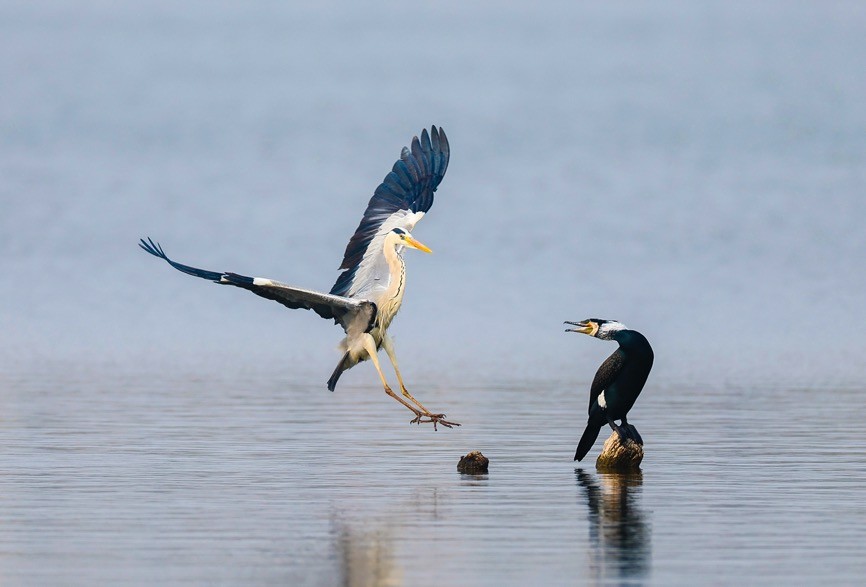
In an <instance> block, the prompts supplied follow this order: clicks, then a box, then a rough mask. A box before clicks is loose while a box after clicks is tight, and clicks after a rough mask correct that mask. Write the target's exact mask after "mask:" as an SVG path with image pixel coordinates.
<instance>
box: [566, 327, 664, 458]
mask: <svg viewBox="0 0 866 587" xmlns="http://www.w3.org/2000/svg"><path fill="white" fill-rule="evenodd" d="M571 324H573V323H571ZM591 324H596V325H598V328H596V329H595V331H594V332H584V333H585V334H591V335H592V336H594V337H596V338H602V339H603V340H615V341H616V342H617V343H619V348H618V349H616V350H615V351H614V352H613V354H611V355H610V357H608V358H607V359H606V360H605V361H604V363H602V364H601V367H599V368H598V371H597V372H596V374H595V378H594V379H593V381H592V386H591V388H590V392H589V410H588V414H589V417H588V419H587V423H586V429H585V430H584V431H583V435H582V436H581V438H580V442H579V443H578V445H577V451H576V452H575V454H574V460H576V461H580V460H583V458H584V457H585V456H586V454H587V453H588V452H589V450H590V449H591V448H592V445H593V443H595V440H596V438H598V434H599V432H600V431H601V429H602V428H603V427H604V425H605V424H610V426H611V428H613V429H614V430H615V431H616V432H617V433H619V434H620V435H621V436H625V437H627V438H631V439H633V440H635V441H638V442H641V443H642V441H641V440H640V435H638V434H637V430H635V429H634V426H630V425H629V424H628V422H627V421H626V415H627V414H628V412H629V410H630V409H631V408H632V406H633V405H634V403H635V400H637V397H638V395H640V392H641V391H642V390H643V387H644V384H645V383H646V380H647V377H649V373H650V370H651V369H652V365H653V350H652V347H651V346H650V343H649V341H648V340H647V339H646V337H645V336H644V335H643V334H641V333H640V332H638V331H637V330H629V329H627V328H625V327H623V326H622V325H621V324H619V323H614V322H612V321H607V320H596V319H592V320H586V321H584V322H581V323H579V325H580V326H585V325H591ZM605 324H608V325H616V328H615V329H605V328H604V325H605ZM575 331H577V332H581V330H576V329H575ZM602 394H603V395H602ZM600 398H601V399H600ZM614 420H622V425H621V426H618V425H616V423H615V422H614Z"/></svg>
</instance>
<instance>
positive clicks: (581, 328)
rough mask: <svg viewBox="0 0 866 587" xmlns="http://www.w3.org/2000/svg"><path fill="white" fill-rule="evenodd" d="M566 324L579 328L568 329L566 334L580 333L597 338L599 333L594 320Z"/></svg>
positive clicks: (567, 322)
mask: <svg viewBox="0 0 866 587" xmlns="http://www.w3.org/2000/svg"><path fill="white" fill-rule="evenodd" d="M565 323H566V324H571V325H572V326H577V328H566V329H565V331H566V332H579V333H581V334H588V335H589V336H595V333H596V332H598V324H596V323H595V322H593V321H592V320H581V321H580V322H569V321H567V320H566V322H565Z"/></svg>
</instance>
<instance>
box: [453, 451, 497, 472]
mask: <svg viewBox="0 0 866 587" xmlns="http://www.w3.org/2000/svg"><path fill="white" fill-rule="evenodd" d="M488 463H490V459H488V458H487V457H485V456H484V455H483V454H481V451H477V450H473V451H472V452H470V453H469V454H467V455H466V456H464V457H460V462H459V463H457V470H458V471H459V472H461V473H468V474H470V475H472V474H477V473H486V472H487V465H488Z"/></svg>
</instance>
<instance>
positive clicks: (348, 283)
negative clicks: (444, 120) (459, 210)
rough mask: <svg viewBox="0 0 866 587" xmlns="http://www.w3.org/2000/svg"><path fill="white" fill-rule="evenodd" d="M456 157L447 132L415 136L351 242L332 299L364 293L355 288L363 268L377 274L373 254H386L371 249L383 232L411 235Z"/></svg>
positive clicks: (425, 131)
mask: <svg viewBox="0 0 866 587" xmlns="http://www.w3.org/2000/svg"><path fill="white" fill-rule="evenodd" d="M450 154H451V151H450V147H449V145H448V137H446V136H445V131H443V130H442V129H441V128H436V127H435V126H433V127H431V129H430V133H429V134H428V132H427V129H424V130H423V131H422V132H421V138H420V139H419V138H418V137H417V136H416V137H414V138H413V139H412V144H411V148H408V147H403V150H402V152H401V153H400V158H399V159H398V160H397V162H396V163H394V166H393V168H392V169H391V171H390V172H389V173H388V175H386V176H385V179H384V180H382V183H381V184H379V187H377V188H376V191H375V192H374V193H373V197H372V198H370V202H369V203H368V204H367V209H366V210H365V211H364V216H363V217H362V218H361V222H360V223H359V224H358V228H357V229H356V230H355V234H354V235H352V238H351V239H349V244H348V245H347V246H346V252H345V254H344V256H343V263H342V264H341V265H340V269H343V270H344V271H343V273H341V274H340V277H339V278H338V279H337V282H336V283H335V284H334V287H332V288H331V293H332V294H334V295H342V296H352V295H354V294H357V293H358V292H359V291H360V290H361V289H363V287H362V286H359V284H357V283H355V278H356V277H357V276H358V268H359V266H361V265H362V264H364V265H365V266H366V267H367V269H368V271H372V267H373V266H374V265H375V260H374V259H372V257H373V255H376V254H381V251H378V250H375V249H376V248H377V247H376V246H373V247H372V248H371V244H373V242H374V240H375V241H376V245H378V246H379V247H381V239H382V238H384V234H383V233H384V232H387V231H390V230H392V229H393V228H395V227H400V228H405V229H407V230H411V229H412V228H413V227H414V225H415V222H417V220H418V219H419V218H420V217H421V216H422V215H423V213H426V212H427V211H428V210H429V209H430V207H431V206H432V205H433V193H434V192H435V191H436V188H437V187H438V186H439V183H440V182H441V181H442V177H443V176H444V175H445V170H446V169H447V168H448V159H449V157H450ZM377 237H380V238H379V239H377ZM361 273H362V274H364V273H365V272H364V271H362V272H361ZM362 276H363V277H364V278H367V277H369V276H367V275H362Z"/></svg>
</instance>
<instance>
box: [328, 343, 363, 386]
mask: <svg viewBox="0 0 866 587" xmlns="http://www.w3.org/2000/svg"><path fill="white" fill-rule="evenodd" d="M356 363H357V361H353V360H352V357H351V356H350V355H349V353H348V352H347V353H345V354H344V355H343V358H342V359H340V362H339V363H338V364H337V368H336V369H334V372H333V373H331V378H330V379H328V391H334V389H335V388H336V387H337V381H338V380H339V379H340V375H342V374H343V371H346V370H348V369H351V368H352V367H354V366H355V364H356Z"/></svg>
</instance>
